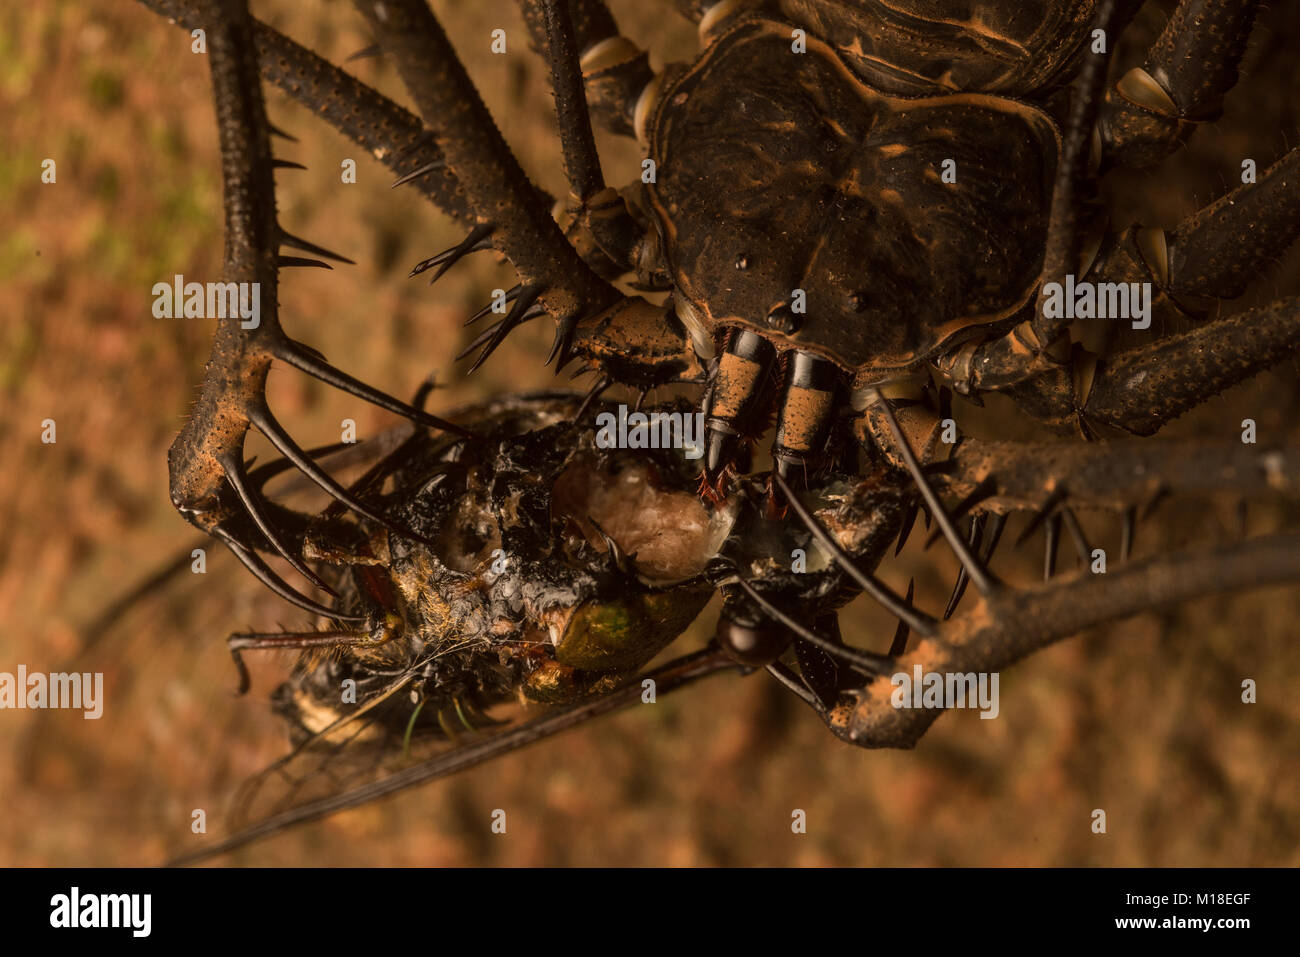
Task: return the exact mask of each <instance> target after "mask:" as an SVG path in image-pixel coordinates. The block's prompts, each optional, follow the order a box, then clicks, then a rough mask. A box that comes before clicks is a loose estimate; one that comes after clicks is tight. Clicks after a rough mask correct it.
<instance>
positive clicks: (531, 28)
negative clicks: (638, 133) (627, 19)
mask: <svg viewBox="0 0 1300 957" xmlns="http://www.w3.org/2000/svg"><path fill="white" fill-rule="evenodd" d="M519 6H520V9H521V11H522V12H523V15H524V22H525V23H527V25H528V33H529V36H530V38H531V40H532V45H533V46H534V47H535V48H536V49H537V50H538V52H540V53H541V54H542V56H543V57H545V58H546V60H547V61H548V62H554V60H553V59H552V57H553V55H554V54H553V52H552V50H551V38H550V33H549V31H548V29H547V24H546V15H545V9H544V8H545V6H546V4H545V3H544V2H542V0H520V3H519ZM568 6H569V9H570V11H571V13H572V21H573V40H574V48H575V50H576V51H577V53H578V54H579V56H580V57H581V59H580V61H579V66H580V69H581V75H582V79H583V82H584V85H585V88H586V99H587V102H588V104H590V106H591V112H592V116H593V118H594V119H595V120H596V122H598V123H600V124H601V125H602V126H603V127H605V128H606V129H608V130H609V131H610V132H613V133H620V134H622V135H624V136H633V135H635V134H634V124H635V121H636V105H637V101H638V100H639V99H640V96H641V93H642V91H643V90H645V88H646V87H647V86H649V85H650V83H651V82H652V81H653V80H654V78H655V73H654V71H653V70H652V69H651V68H650V56H649V54H647V53H646V52H645V51H644V50H642V49H641V48H639V47H638V46H637V45H636V44H635V43H633V42H632V41H631V40H629V39H628V38H627V37H625V36H622V35H621V34H620V33H619V29H618V24H617V23H616V22H615V21H614V17H613V16H612V15H611V14H610V12H609V8H608V7H606V6H605V4H604V3H603V2H602V0H573V2H571V3H570V4H569V5H568Z"/></svg>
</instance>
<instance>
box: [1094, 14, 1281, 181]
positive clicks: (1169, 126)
mask: <svg viewBox="0 0 1300 957" xmlns="http://www.w3.org/2000/svg"><path fill="white" fill-rule="evenodd" d="M1260 6H1261V3H1260V0H1182V2H1181V3H1179V4H1178V7H1177V8H1176V9H1175V10H1174V12H1173V15H1172V16H1171V17H1170V18H1169V22H1168V23H1167V24H1166V25H1165V29H1164V31H1163V32H1162V33H1161V34H1160V36H1159V37H1158V38H1157V39H1156V42H1155V43H1154V44H1153V45H1152V46H1151V49H1150V51H1148V53H1147V58H1146V62H1145V63H1144V64H1143V65H1142V66H1141V67H1134V68H1133V69H1132V70H1129V71H1128V72H1127V73H1125V74H1124V75H1123V76H1122V77H1120V79H1119V81H1118V82H1116V83H1115V85H1114V86H1113V87H1111V88H1110V89H1109V90H1108V91H1107V93H1106V101H1105V103H1104V104H1103V106H1102V111H1101V120H1100V123H1099V124H1098V129H1099V131H1100V133H1101V142H1102V160H1103V162H1104V163H1106V164H1108V165H1109V164H1115V165H1121V166H1150V165H1153V164H1155V163H1158V162H1160V161H1161V160H1162V159H1164V158H1165V157H1166V156H1168V155H1169V154H1170V153H1172V152H1174V151H1175V150H1176V149H1178V148H1179V147H1180V146H1181V145H1182V144H1183V143H1185V142H1187V139H1188V137H1190V136H1191V134H1192V132H1193V131H1194V130H1195V129H1196V128H1197V127H1198V126H1199V125H1200V124H1202V123H1205V122H1209V121H1212V120H1215V119H1217V118H1218V116H1219V112H1220V110H1221V108H1222V106H1223V96H1224V94H1225V93H1227V92H1228V91H1229V90H1231V89H1232V88H1233V86H1235V85H1236V83H1237V75H1238V74H1237V69H1238V66H1239V64H1240V62H1241V56H1242V54H1243V53H1244V52H1245V50H1246V41H1247V40H1248V39H1249V38H1250V31H1251V27H1252V26H1253V25H1254V22H1255V15H1256V13H1258V11H1259V8H1260Z"/></svg>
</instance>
